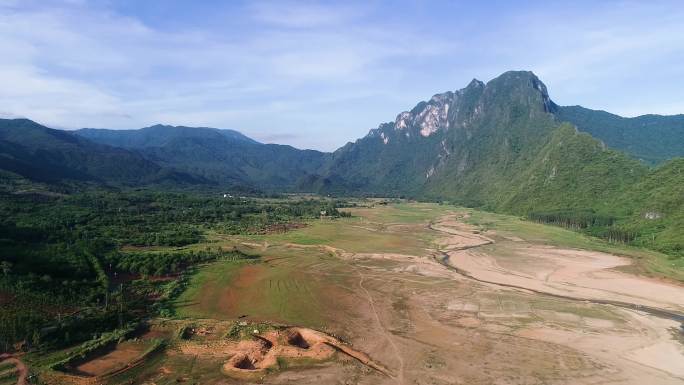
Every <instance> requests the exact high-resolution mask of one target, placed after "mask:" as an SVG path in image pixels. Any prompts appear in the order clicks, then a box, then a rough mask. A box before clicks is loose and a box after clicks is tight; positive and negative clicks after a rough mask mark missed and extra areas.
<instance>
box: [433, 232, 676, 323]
mask: <svg viewBox="0 0 684 385" xmlns="http://www.w3.org/2000/svg"><path fill="white" fill-rule="evenodd" d="M428 228H429V229H430V230H433V231H436V232H440V233H443V234H448V235H451V236H460V237H464V238H469V239H477V238H479V239H480V242H471V243H470V244H466V245H463V246H458V247H452V248H449V249H448V250H438V253H437V255H433V259H434V260H435V261H436V262H438V263H440V264H442V265H443V266H445V267H446V268H448V269H449V270H451V271H454V272H456V273H458V274H459V275H461V276H463V277H466V278H468V279H472V280H474V281H477V282H481V283H486V284H491V285H497V286H501V287H508V288H513V289H519V290H524V291H528V292H532V293H535V294H540V295H545V296H549V297H553V298H561V299H566V300H573V301H581V302H589V303H595V304H601V305H613V306H618V307H621V308H625V309H629V310H637V311H643V312H646V313H649V314H651V315H654V316H656V317H660V318H665V319H670V320H674V321H677V322H681V323H684V314H682V313H679V312H676V311H672V310H668V309H663V308H659V307H654V306H647V305H643V304H637V303H632V302H626V301H616V300H609V299H599V298H588V297H579V296H571V295H563V294H557V293H552V292H549V291H545V290H539V289H535V288H532V287H529V286H523V285H516V284H511V283H506V282H500V281H495V280H489V279H483V278H478V277H476V276H474V275H473V274H472V273H471V272H469V271H466V270H464V269H461V268H459V267H457V266H455V265H454V264H453V263H451V261H450V255H449V253H450V252H454V251H466V250H469V249H474V248H478V247H481V246H484V245H489V244H492V243H494V240H492V239H490V238H487V237H483V236H480V235H478V234H467V235H466V234H463V233H462V232H461V231H457V230H452V231H449V230H448V229H445V228H444V227H443V226H439V227H437V226H435V225H434V223H430V224H428Z"/></svg>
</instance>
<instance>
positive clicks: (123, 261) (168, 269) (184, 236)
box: [0, 189, 344, 350]
mask: <svg viewBox="0 0 684 385" xmlns="http://www.w3.org/2000/svg"><path fill="white" fill-rule="evenodd" d="M343 205H344V202H341V201H334V200H324V199H302V198H296V199H295V198H292V199H267V198H248V197H232V196H229V195H227V194H226V195H223V194H198V193H195V194H188V193H172V192H159V191H125V192H122V191H106V190H101V189H95V190H88V191H84V192H81V193H76V194H70V195H61V194H56V193H21V194H17V193H8V192H5V193H2V196H1V197H0V213H1V215H0V234H1V235H0V273H1V275H0V304H1V305H2V308H3V311H2V312H1V313H0V350H9V349H11V348H12V344H14V343H17V342H21V343H24V344H26V347H32V348H41V347H55V346H61V345H63V344H68V343H73V342H76V341H80V340H86V339H90V338H92V337H93V335H97V334H98V333H103V332H107V331H110V330H113V329H115V328H119V327H122V326H123V325H124V324H126V323H127V322H128V321H131V320H134V319H136V318H137V317H140V316H141V315H142V314H149V312H150V311H153V312H156V314H160V315H169V312H170V311H171V310H170V307H169V306H167V303H166V301H165V299H170V298H171V297H173V295H174V294H177V293H178V291H179V290H180V287H181V286H182V285H183V281H184V273H185V272H188V271H190V270H191V268H192V266H194V265H197V264H200V263H205V262H210V261H215V260H219V259H230V260H243V261H249V260H252V259H255V258H258V256H255V255H247V254H244V253H242V252H240V251H239V250H235V249H232V250H223V249H221V248H219V247H216V248H214V247H211V246H209V247H204V248H201V249H197V248H193V247H186V246H191V245H194V244H197V243H199V242H202V241H204V240H205V239H204V234H205V233H206V232H207V231H208V230H211V231H216V232H219V233H226V234H253V233H262V232H268V231H278V230H281V229H284V228H287V227H286V226H285V225H286V224H288V223H291V222H301V221H304V220H307V219H312V218H318V217H319V216H321V215H322V213H324V214H325V215H326V216H328V217H335V216H340V215H344V214H341V213H340V212H339V211H338V210H337V207H340V206H343ZM159 246H166V247H164V248H163V250H165V251H154V249H155V247H159ZM169 275H173V276H174V279H171V280H150V279H148V278H150V277H159V276H169ZM151 298H154V299H155V300H154V301H151Z"/></svg>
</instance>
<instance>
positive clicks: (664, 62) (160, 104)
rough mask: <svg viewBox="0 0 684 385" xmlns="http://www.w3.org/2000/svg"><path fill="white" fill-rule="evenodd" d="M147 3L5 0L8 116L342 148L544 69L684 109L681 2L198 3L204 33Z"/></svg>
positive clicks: (559, 96)
mask: <svg viewBox="0 0 684 385" xmlns="http://www.w3.org/2000/svg"><path fill="white" fill-rule="evenodd" d="M121 4H124V5H126V7H123V6H119V5H121ZM143 5H144V3H138V2H130V3H129V2H126V1H123V2H121V3H119V2H114V3H111V2H108V1H96V2H81V1H59V0H54V1H50V0H48V1H40V2H37V1H36V2H34V1H31V0H26V1H21V2H17V1H8V0H0V50H2V52H3V60H1V61H0V82H2V84H3V87H2V88H1V89H0V104H1V105H2V110H3V111H4V112H5V113H6V114H7V115H18V116H27V117H30V118H33V119H35V120H38V121H40V122H42V123H45V124H48V125H52V126H57V127H69V128H78V127H84V126H90V127H92V126H97V127H113V128H132V127H141V126H145V125H149V124H154V123H158V122H159V123H169V124H183V125H204V126H216V127H224V128H234V129H238V130H241V131H243V132H245V133H246V134H247V135H254V136H255V137H258V138H262V139H263V138H269V137H270V138H280V139H282V140H283V141H284V142H286V143H288V144H293V145H297V146H299V147H317V148H321V149H327V150H330V149H334V148H336V147H337V146H339V145H341V144H343V143H345V142H346V141H348V140H353V139H354V138H355V137H358V136H361V135H363V134H365V132H366V131H367V130H368V129H369V128H371V127H374V126H376V125H377V124H378V123H379V122H381V121H386V120H389V119H392V117H393V116H394V115H395V114H396V113H397V112H398V111H400V110H404V109H407V108H410V107H412V105H413V104H415V103H416V102H417V101H418V100H419V99H424V98H427V97H429V96H430V95H432V94H434V93H436V92H440V91H445V90H450V89H451V90H453V89H456V88H460V87H462V86H464V85H465V84H466V83H467V82H468V81H469V80H470V79H471V78H472V77H479V78H481V79H483V80H487V79H488V78H491V77H493V76H496V75H497V74H498V73H500V72H503V71H505V70H508V69H531V70H534V71H535V72H537V73H538V74H539V75H540V76H541V77H542V79H543V80H544V81H545V82H546V83H547V84H548V85H549V88H550V91H551V94H552V97H553V98H554V99H556V100H557V101H559V102H561V103H565V104H578V103H579V104H585V105H587V106H588V107H601V108H606V109H609V110H613V111H615V112H618V113H624V114H629V115H633V114H638V113H645V112H664V113H672V112H675V111H676V110H677V109H678V108H680V107H681V106H683V105H684V100H682V97H681V91H680V90H681V79H682V78H683V77H682V76H683V75H684V72H683V71H684V68H683V67H682V66H681V65H680V63H681V62H682V59H684V52H683V50H684V47H683V46H684V44H683V43H682V41H681V38H680V36H684V26H683V25H682V23H681V22H680V20H682V19H683V18H684V14H683V12H684V11H683V10H682V9H681V7H677V6H676V3H667V2H663V3H658V4H656V5H653V4H648V5H646V4H644V3H630V2H610V3H608V2H603V3H599V4H594V3H593V2H588V3H576V4H575V5H573V6H562V5H561V4H552V5H551V6H546V7H539V6H535V5H534V4H530V5H529V6H528V7H514V8H513V7H511V8H506V7H497V8H494V7H487V6H482V7H474V6H470V5H463V4H461V3H455V2H434V3H433V2H427V3H423V2H418V3H408V2H407V3H404V2H388V3H384V2H358V3H354V2H345V3H342V4H334V3H322V2H247V3H236V2H231V3H221V2H218V3H201V4H196V5H193V7H192V8H191V10H192V11H193V12H195V13H198V14H199V15H200V16H198V17H197V20H195V21H194V22H193V21H192V20H191V17H190V15H189V12H187V9H180V8H179V9H175V8H174V7H176V6H180V5H178V4H177V3H165V8H164V9H166V11H167V15H168V17H167V18H166V19H169V20H168V23H171V22H174V23H173V24H164V22H166V21H167V20H165V19H164V18H154V17H152V18H150V17H147V16H149V15H147V14H146V13H145V12H143V10H141V9H140V8H139V7H142V6H143ZM202 7H205V8H206V9H202ZM202 12H204V13H202ZM668 79H669V80H670V81H668ZM673 79H674V80H677V79H678V80H679V84H677V83H678V82H677V81H672V80H673ZM683 112H684V111H683Z"/></svg>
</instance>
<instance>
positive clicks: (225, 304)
mask: <svg viewBox="0 0 684 385" xmlns="http://www.w3.org/2000/svg"><path fill="white" fill-rule="evenodd" d="M263 273H264V267H263V266H260V265H246V266H244V267H242V268H241V269H239V270H238V271H237V272H236V276H235V278H234V279H233V280H232V281H231V284H230V285H229V286H228V287H226V288H225V289H224V290H223V292H222V294H221V298H220V299H219V302H218V308H219V309H220V310H221V313H222V314H226V315H234V316H237V310H238V303H239V302H240V301H243V300H244V298H242V297H240V296H239V295H238V293H247V292H249V290H246V289H248V288H250V287H252V286H254V285H255V284H256V283H257V282H259V280H260V279H261V277H262V276H263ZM204 298H206V300H211V299H210V298H207V296H205V297H204Z"/></svg>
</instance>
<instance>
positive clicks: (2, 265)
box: [0, 261, 12, 276]
mask: <svg viewBox="0 0 684 385" xmlns="http://www.w3.org/2000/svg"><path fill="white" fill-rule="evenodd" d="M0 270H2V274H3V275H4V276H8V275H9V274H10V272H12V263H11V262H9V261H2V262H0Z"/></svg>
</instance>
